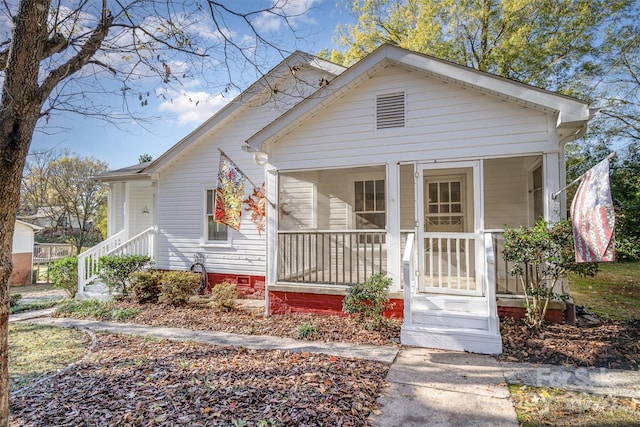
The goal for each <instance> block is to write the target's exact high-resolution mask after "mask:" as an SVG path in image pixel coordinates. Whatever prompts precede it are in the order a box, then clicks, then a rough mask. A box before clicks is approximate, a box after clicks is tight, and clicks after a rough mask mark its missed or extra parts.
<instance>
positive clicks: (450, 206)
mask: <svg viewBox="0 0 640 427" xmlns="http://www.w3.org/2000/svg"><path fill="white" fill-rule="evenodd" d="M462 185H463V182H462V179H456V180H429V181H427V203H428V211H427V214H426V220H427V221H426V227H427V231H434V230H437V231H464V209H463V198H462Z"/></svg>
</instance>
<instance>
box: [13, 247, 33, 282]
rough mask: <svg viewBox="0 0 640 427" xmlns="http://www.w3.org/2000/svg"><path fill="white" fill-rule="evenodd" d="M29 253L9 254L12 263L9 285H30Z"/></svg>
mask: <svg viewBox="0 0 640 427" xmlns="http://www.w3.org/2000/svg"><path fill="white" fill-rule="evenodd" d="M31 256H32V255H31V253H30V252H24V253H17V254H11V261H13V271H12V272H11V278H10V279H9V281H10V283H11V284H12V285H14V286H20V285H30V284H31V281H32V279H31V259H32V258H31Z"/></svg>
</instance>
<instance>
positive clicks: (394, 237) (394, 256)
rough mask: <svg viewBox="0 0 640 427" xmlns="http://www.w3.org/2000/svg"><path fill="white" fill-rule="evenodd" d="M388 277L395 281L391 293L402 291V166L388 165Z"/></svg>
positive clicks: (396, 164)
mask: <svg viewBox="0 0 640 427" xmlns="http://www.w3.org/2000/svg"><path fill="white" fill-rule="evenodd" d="M386 203H387V275H388V276H389V277H390V278H391V279H392V280H393V282H392V285H391V291H393V292H397V291H399V290H400V282H401V270H402V266H401V265H400V264H401V255H400V253H401V251H402V248H401V247H400V165H398V163H387V200H386Z"/></svg>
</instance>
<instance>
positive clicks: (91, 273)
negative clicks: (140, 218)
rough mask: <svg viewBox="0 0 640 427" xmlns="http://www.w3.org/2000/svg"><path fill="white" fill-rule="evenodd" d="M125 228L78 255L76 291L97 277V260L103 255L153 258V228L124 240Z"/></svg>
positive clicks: (82, 288) (82, 289)
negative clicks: (146, 256)
mask: <svg viewBox="0 0 640 427" xmlns="http://www.w3.org/2000/svg"><path fill="white" fill-rule="evenodd" d="M126 235H127V232H126V230H122V231H120V232H118V233H116V234H114V235H113V236H111V237H109V238H108V239H107V240H105V241H103V242H101V243H99V244H98V245H96V246H94V247H92V248H90V249H88V250H86V251H84V252H82V253H81V254H80V255H78V292H79V293H82V292H84V290H85V287H86V286H87V285H88V284H90V283H91V282H92V281H94V280H95V279H96V278H97V277H98V270H99V265H98V260H99V259H100V257H101V256H103V255H123V254H126V255H148V256H149V257H151V259H155V253H154V248H155V244H154V238H155V228H154V227H150V228H148V229H146V230H145V231H143V232H142V233H140V234H138V235H136V236H134V237H132V238H131V239H129V240H127V241H125V237H126Z"/></svg>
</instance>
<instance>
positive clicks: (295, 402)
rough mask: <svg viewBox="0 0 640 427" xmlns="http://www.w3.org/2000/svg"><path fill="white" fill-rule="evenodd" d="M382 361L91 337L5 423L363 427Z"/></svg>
mask: <svg viewBox="0 0 640 427" xmlns="http://www.w3.org/2000/svg"><path fill="white" fill-rule="evenodd" d="M388 368H389V365H388V364H384V363H379V362H370V361H363V360H353V359H346V358H339V357H333V356H327V355H322V354H309V353H306V352H302V353H292V352H288V351H280V350H275V351H263V350H249V349H245V348H242V347H241V348H230V347H218V346H211V345H205V344H199V343H193V342H181V343H176V342H170V341H165V340H150V339H144V338H139V337H129V336H120V335H106V334H98V346H97V348H96V350H95V353H94V354H93V356H92V357H90V358H89V359H88V360H86V361H85V362H84V363H82V364H80V365H78V366H77V367H76V368H75V369H73V370H71V371H69V372H67V373H64V374H62V375H59V376H58V377H56V378H55V379H54V380H53V381H50V382H47V383H46V384H43V385H42V386H41V387H38V388H37V389H35V390H33V391H32V392H30V393H29V394H27V395H25V396H20V397H18V398H16V399H13V400H12V402H11V408H10V409H11V425H12V426H51V425H69V426H85V425H156V426H173V425H190V426H203V425H251V426H272V425H297V426H308V425H336V426H337V425H344V426H361V425H366V424H367V422H366V419H367V417H368V416H369V414H370V413H371V411H373V410H374V408H375V406H376V403H375V401H376V398H377V397H378V396H379V395H380V393H381V392H382V391H383V388H384V386H385V377H386V374H387V371H388Z"/></svg>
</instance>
